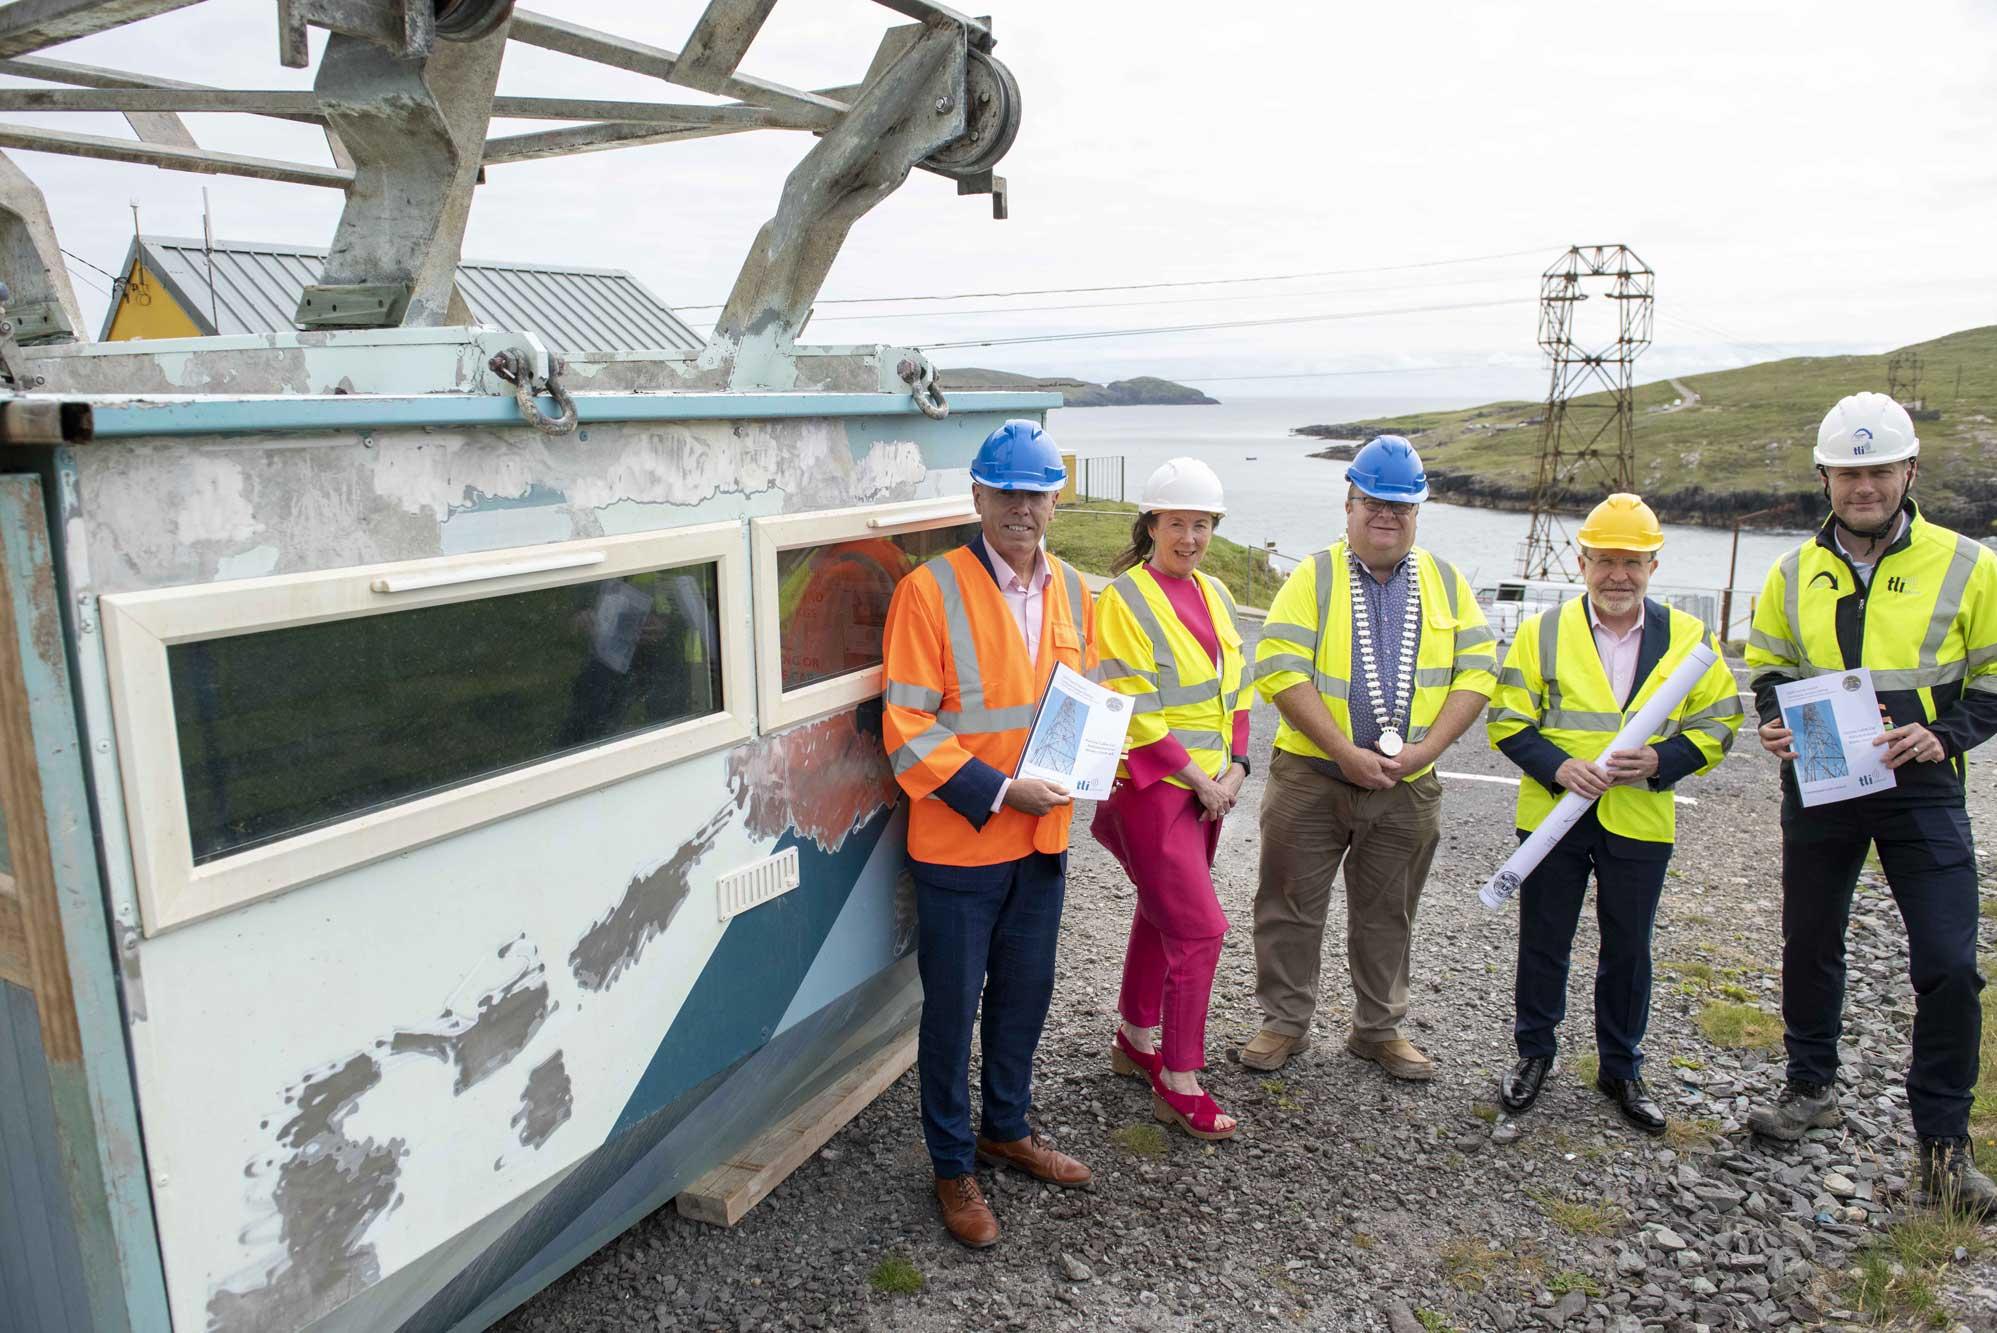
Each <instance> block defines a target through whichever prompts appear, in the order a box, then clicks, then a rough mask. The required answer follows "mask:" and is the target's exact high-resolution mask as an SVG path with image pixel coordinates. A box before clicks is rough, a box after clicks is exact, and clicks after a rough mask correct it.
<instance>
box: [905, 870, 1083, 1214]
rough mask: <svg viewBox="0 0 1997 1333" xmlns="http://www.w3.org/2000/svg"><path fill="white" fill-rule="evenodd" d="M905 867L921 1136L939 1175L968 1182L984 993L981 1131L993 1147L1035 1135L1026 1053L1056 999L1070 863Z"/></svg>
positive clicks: (974, 1147) (1037, 1041)
mask: <svg viewBox="0 0 1997 1333" xmlns="http://www.w3.org/2000/svg"><path fill="white" fill-rule="evenodd" d="M908 864H909V869H910V871H911V872H913V874H914V876H915V905H916V912H917V915H918V917H919V923H918V930H917V935H916V966H917V968H918V969H919V970H920V972H921V974H922V1027H921V1029H920V1031H919V1033H918V1035H917V1038H916V1064H917V1070H918V1073H919V1076H920V1078H921V1083H922V1137H923V1139H924V1140H925V1141H926V1142H927V1143H928V1145H929V1158H930V1160H931V1161H932V1162H933V1163H934V1164H935V1167H936V1174H937V1175H939V1176H943V1177H946V1178H947V1177H952V1176H962V1175H969V1174H970V1173H971V1172H972V1171H973V1170H975V1169H976V1167H977V1143H976V1140H975V1139H974V1138H973V1137H972V1134H971V1091H970V1073H971V1027H972V1024H973V1022H974V1021H975V1020H977V1018H978V1003H979V1000H980V998H981V997H982V999H983V1001H984V1019H983V1022H982V1024H981V1025H980V1030H979V1044H980V1049H981V1050H982V1052H983V1055H984V1079H983V1088H982V1091H983V1103H984V1104H983V1110H982V1115H983V1120H982V1130H981V1132H982V1133H983V1135H984V1136H985V1137H986V1138H988V1139H993V1140H996V1141H997V1142H1000V1143H1007V1142H1011V1141H1012V1140H1014V1139H1023V1138H1025V1137H1026V1136H1027V1135H1028V1134H1029V1133H1031V1132H1032V1131H1031V1128H1030V1127H1029V1126H1028V1124H1027V1122H1026V1112H1027V1109H1028V1108H1029V1107H1031V1106H1032V1104H1033V1051H1034V1048H1035V1047H1036V1046H1038V1045H1039V1044H1040V1029H1041V1026H1042V1024H1044V1023H1045V1022H1046V1021H1047V1006H1048V1003H1049V1002H1050V1001H1051V1000H1052V999H1053V997H1054V946H1055V943H1056V941H1057V939H1058V938H1059V936H1060V933H1061V901H1062V897H1063V894H1064V892H1065V890H1066V887H1067V871H1068V856H1067V853H1065V852H1063V853H1061V854H1060V855H1058V856H1050V855H1048V854H1046V853H1044V852H1035V853H1032V854H1031V855H1029V856H1026V857H1023V858H1021V859H1020V860H1017V861H1008V862H1005V863H1003V864H1001V865H995V866H946V865H937V864H935V863H934V862H929V861H916V860H913V859H911V860H910V861H909V863H908Z"/></svg>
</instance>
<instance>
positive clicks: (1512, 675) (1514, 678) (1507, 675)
mask: <svg viewBox="0 0 1997 1333" xmlns="http://www.w3.org/2000/svg"><path fill="white" fill-rule="evenodd" d="M1498 684H1500V685H1509V686H1511V687H1512V688H1513V689H1515V690H1525V691H1527V692H1528V693H1530V692H1531V690H1532V686H1530V685H1528V684H1526V679H1525V672H1523V671H1521V670H1519V669H1518V668H1517V667H1515V666H1508V667H1502V668H1500V669H1499V671H1498Z"/></svg>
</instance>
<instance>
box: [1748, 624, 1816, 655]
mask: <svg viewBox="0 0 1997 1333" xmlns="http://www.w3.org/2000/svg"><path fill="white" fill-rule="evenodd" d="M1747 645H1748V647H1750V648H1759V649H1761V651H1762V652H1764V653H1767V654H1768V655H1769V656H1770V657H1773V658H1776V659H1777V660H1779V661H1783V662H1793V661H1795V660H1796V659H1797V658H1799V657H1801V656H1802V655H1803V654H1802V652H1801V651H1800V650H1799V649H1798V648H1797V647H1796V645H1795V644H1794V643H1791V642H1790V641H1789V640H1788V639H1778V638H1776V637H1775V636H1774V635H1773V634H1763V633H1762V632H1761V631H1760V630H1758V629H1750V630H1749V631H1748V632H1747Z"/></svg>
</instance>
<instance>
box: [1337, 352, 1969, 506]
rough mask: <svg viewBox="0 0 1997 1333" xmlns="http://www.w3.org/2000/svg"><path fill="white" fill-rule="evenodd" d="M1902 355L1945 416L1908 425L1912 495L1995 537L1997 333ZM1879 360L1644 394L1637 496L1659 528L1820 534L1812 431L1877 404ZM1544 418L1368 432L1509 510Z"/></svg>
mask: <svg viewBox="0 0 1997 1333" xmlns="http://www.w3.org/2000/svg"><path fill="white" fill-rule="evenodd" d="M1908 350H1912V351H1915V352H1918V353H1919V354H1920V357H1921V361H1922V380H1921V394H1922V398H1923V399H1924V400H1925V403H1926V405H1927V406H1928V407H1929V408H1934V409H1939V410H1940V412H1941V417H1940V419H1939V420H1935V421H1919V422H1916V423H1915V429H1916V430H1917V431H1918V432H1919V434H1920V437H1921V477H1920V482H1919V484H1918V486H1917V488H1916V495H1917V496H1918V497H1919V498H1920V500H1921V504H1922V508H1923V510H1924V511H1925V512H1927V513H1928V514H1929V515H1930V516H1931V517H1933V518H1935V519H1937V520H1939V521H1941V522H1943V523H1946V524H1949V525H1950V526H1952V527H1957V528H1961V529H1963V530H1965V531H1967V532H1970V533H1973V534H1977V535H1981V534H1984V533H1988V532H1991V531H1992V530H1993V528H1997V326H1992V327H1988V328H1980V329H1969V330H1966V331H1964V332H1962V333H1953V334H1950V335H1949V336H1947V337H1945V338H1937V339H1935V340H1934V341H1932V342H1926V343H1918V344H1916V345H1915V346H1914V347H1913V348H1911V349H1908ZM1886 360H1887V358H1886V357H1885V356H1835V357H1794V358H1791V359H1789V360H1786V361H1769V362H1764V363H1762V364H1760V365H1755V366H1745V367H1742V368H1741V369H1739V370H1726V371H1719V372H1716V373H1714V374H1710V375H1692V376H1685V377H1682V378H1680V379H1679V380H1678V381H1677V382H1676V383H1677V384H1679V385H1683V386H1684V387H1685V388H1687V389H1689V390H1691V391H1692V393H1694V394H1696V395H1698V398H1697V401H1696V402H1695V401H1693V399H1691V398H1690V397H1687V396H1684V395H1681V393H1680V392H1679V390H1678V388H1676V387H1674V385H1673V382H1672V381H1669V380H1665V381H1659V382H1656V383H1652V384H1645V385H1642V386H1640V387H1639V388H1638V389H1637V391H1636V420H1635V427H1634V429H1635V435H1636V463H1637V469H1636V470H1637V488H1638V490H1640V491H1641V492H1642V493H1643V496H1644V498H1645V499H1646V500H1648V501H1649V502H1650V504H1651V506H1652V507H1653V508H1654V509H1656V510H1657V512H1658V514H1659V515H1660V516H1661V517H1663V518H1666V519H1671V520H1675V521H1678V522H1686V523H1711V524H1722V525H1723V524H1726V523H1730V522H1731V521H1732V520H1733V519H1734V518H1735V517H1736V516H1739V515H1742V514H1746V513H1750V512H1752V511H1754V510H1758V509H1764V508H1767V507H1769V506H1771V505H1776V506H1783V507H1784V508H1783V512H1782V513H1780V514H1778V515H1776V516H1774V517H1771V518H1769V519H1766V520H1762V521H1763V522H1766V523H1768V524H1770V525H1775V526H1795V525H1797V524H1800V523H1811V522H1814V521H1815V520H1816V519H1817V518H1818V517H1820V516H1821V515H1822V513H1823V499H1822V494H1821V488H1820V486H1819V484H1818V481H1817V475H1816V469H1815V465H1814V464H1812V463H1811V461H1810V449H1811V447H1812V446H1813V445H1814V444H1815V443H1816V439H1817V423H1818V422H1820V421H1822V420H1823V416H1824V413H1825V412H1826V411H1828V410H1829V409H1830V407H1831V405H1832V404H1833V403H1835V402H1837V400H1838V399H1839V398H1841V397H1843V396H1844V395H1845V394H1848V393H1856V392H1858V391H1859V390H1862V389H1871V390H1876V391H1878V392H1881V393H1883V392H1885V390H1886ZM1637 364H1638V365H1639V366H1641V365H1642V362H1641V361H1639V362H1638V363H1637ZM1681 399H1682V403H1683V405H1682V406H1677V407H1675V408H1674V402H1675V401H1678V400H1681ZM1606 403H1607V395H1604V394H1594V395H1590V396H1589V397H1587V398H1581V399H1576V400H1575V405H1574V408H1573V409H1572V415H1571V416H1570V426H1572V425H1574V424H1577V423H1585V425H1586V426H1588V427H1590V428H1592V425H1593V423H1594V422H1595V421H1597V420H1599V419H1600V414H1601V411H1602V410H1603V408H1604V407H1605V405H1606ZM1590 407H1592V408H1593V409H1594V411H1593V412H1590V411H1589V408H1590ZM1543 410H1544V404H1541V403H1493V404H1489V405H1487V406H1484V407H1475V408H1469V409H1466V410H1464V411H1460V412H1424V413H1418V414H1415V415H1413V416H1405V417H1395V418H1393V419H1391V420H1382V421H1373V422H1368V423H1365V424H1366V425H1367V426H1368V427H1369V428H1370V429H1372V430H1374V431H1393V432H1397V433H1399V434H1403V435H1407V436H1408V437H1409V438H1410V439H1412V440H1413V441H1414V444H1415V447H1416V448H1417V449H1418V450H1420V452H1421V456H1422V461H1423V463H1424V464H1425V465H1426V466H1427V468H1428V471H1429V476H1430V477H1431V479H1432V480H1433V481H1434V483H1435V488H1436V492H1437V494H1438V495H1439V496H1441V497H1442V498H1445V499H1448V500H1450V501H1452V502H1455V503H1458V504H1481V505H1487V506H1491V507H1495V508H1504V509H1511V508H1522V507H1524V505H1525V502H1526V500H1527V498H1528V497H1529V495H1530V493H1531V489H1532V485H1533V481H1534V475H1535V468H1536V466H1537V459H1538V454H1539V441H1540V433H1541V424H1540V417H1541V415H1542V412H1543ZM1611 443H1613V441H1612V440H1611ZM1604 489H1605V487H1604V486H1603V484H1602V482H1601V474H1600V473H1599V471H1597V470H1595V469H1594V468H1593V467H1592V465H1584V470H1583V471H1582V472H1580V473H1579V474H1577V475H1576V477H1575V479H1574V481H1573V483H1572V486H1571V488H1570V490H1569V492H1568V494H1567V495H1566V496H1565V497H1564V501H1563V502H1564V504H1566V505H1567V506H1569V507H1571V508H1573V509H1575V510H1576V511H1577V512H1578V511H1585V510H1586V509H1587V508H1588V507H1590V506H1591V505H1593V504H1594V503H1595V502H1596V501H1597V500H1599V499H1600V498H1601V496H1602V493H1603V491H1604Z"/></svg>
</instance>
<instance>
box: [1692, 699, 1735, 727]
mask: <svg viewBox="0 0 1997 1333" xmlns="http://www.w3.org/2000/svg"><path fill="white" fill-rule="evenodd" d="M1741 716H1743V713H1742V711H1741V706H1740V703H1739V701H1738V700H1737V699H1735V698H1733V697H1732V696H1729V697H1727V698H1725V699H1722V700H1720V701H1719V702H1718V703H1713V704H1707V705H1706V706H1705V707H1704V708H1701V709H1700V710H1699V711H1698V712H1696V713H1687V714H1685V716H1684V718H1683V719H1682V720H1683V721H1684V722H1685V723H1686V724H1687V725H1690V724H1691V723H1694V722H1697V721H1700V720H1701V719H1703V718H1709V717H1741Z"/></svg>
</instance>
